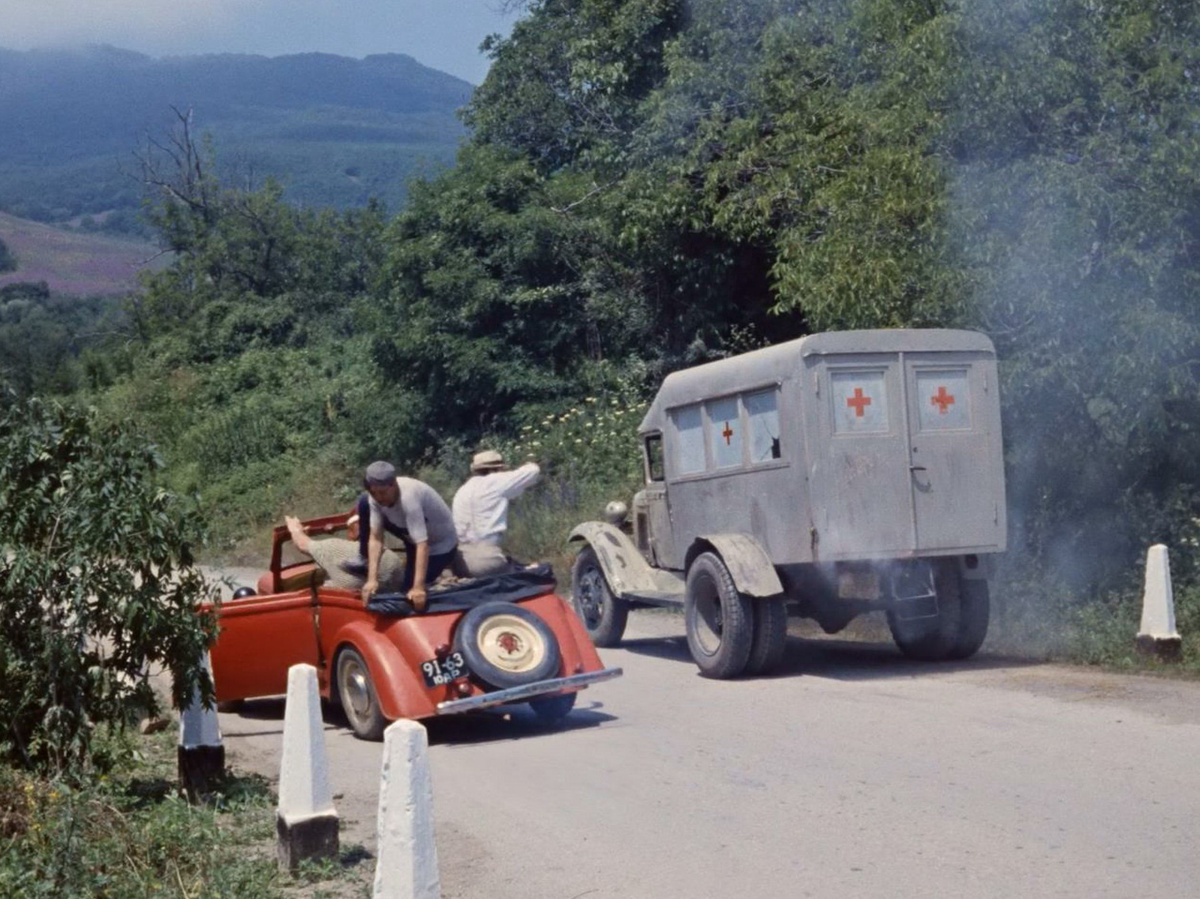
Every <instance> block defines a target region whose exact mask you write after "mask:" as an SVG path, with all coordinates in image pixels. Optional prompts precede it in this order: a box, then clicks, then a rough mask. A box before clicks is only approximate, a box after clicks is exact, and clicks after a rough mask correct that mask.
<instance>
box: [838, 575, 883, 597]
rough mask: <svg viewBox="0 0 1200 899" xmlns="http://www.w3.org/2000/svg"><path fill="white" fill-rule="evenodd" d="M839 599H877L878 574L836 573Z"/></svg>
mask: <svg viewBox="0 0 1200 899" xmlns="http://www.w3.org/2000/svg"><path fill="white" fill-rule="evenodd" d="M838 598H839V599H879V572H877V571H842V572H839V573H838Z"/></svg>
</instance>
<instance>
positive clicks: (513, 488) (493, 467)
mask: <svg viewBox="0 0 1200 899" xmlns="http://www.w3.org/2000/svg"><path fill="white" fill-rule="evenodd" d="M540 473H541V469H539V468H538V466H537V463H535V462H526V463H525V464H524V465H522V466H521V467H520V468H518V469H516V470H512V471H510V470H509V469H508V467H507V466H505V464H504V457H503V456H501V455H500V454H499V453H498V452H496V451H495V450H484V451H483V452H479V453H476V454H475V458H473V459H472V460H471V474H472V475H474V477H472V478H470V479H469V480H468V481H467V482H466V483H465V484H463V485H462V486H461V487H459V488H458V492H457V493H455V494H454V502H453V504H452V505H453V510H454V529H455V531H456V533H457V534H458V565H459V569H460V573H461V574H464V575H466V576H468V577H486V576H487V575H491V574H499V573H500V572H502V571H504V570H505V569H506V568H507V567H508V565H509V561H508V556H506V555H505V554H504V551H503V550H502V549H501V548H500V543H501V541H502V540H503V539H504V532H505V531H506V530H508V501H509V500H510V499H515V498H516V497H518V496H520V495H521V494H522V493H524V492H525V489H526V488H527V487H529V486H530V485H531V484H533V482H534V481H536V480H537V479H538V475H539V474H540Z"/></svg>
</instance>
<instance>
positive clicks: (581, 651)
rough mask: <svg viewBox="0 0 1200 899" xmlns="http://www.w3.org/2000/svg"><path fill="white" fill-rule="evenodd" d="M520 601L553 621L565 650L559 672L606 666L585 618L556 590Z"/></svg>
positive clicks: (564, 675) (569, 672) (559, 640)
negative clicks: (587, 628)
mask: <svg viewBox="0 0 1200 899" xmlns="http://www.w3.org/2000/svg"><path fill="white" fill-rule="evenodd" d="M518 605H521V606H524V607H525V608H527V609H529V611H531V612H535V613H536V614H537V615H538V616H539V617H540V618H541V619H542V620H543V621H545V622H546V623H547V624H548V625H550V629H551V630H552V631H554V635H555V636H556V637H557V638H558V648H559V651H560V652H561V654H562V668H561V670H560V672H559V676H561V677H566V676H568V675H571V674H581V673H583V672H584V671H599V670H600V669H601V668H603V667H604V663H603V662H601V661H600V656H599V654H598V653H597V652H596V647H595V646H594V645H592V641H591V640H590V639H589V638H588V635H587V631H586V630H585V629H584V627H583V622H581V621H580V620H579V616H578V615H576V614H575V610H574V609H572V608H571V607H570V606H569V605H567V602H566V600H564V599H563V598H562V597H561V596H559V595H557V594H555V593H548V594H546V595H544V596H538V597H536V598H534V599H528V600H522V601H521V602H520V603H518Z"/></svg>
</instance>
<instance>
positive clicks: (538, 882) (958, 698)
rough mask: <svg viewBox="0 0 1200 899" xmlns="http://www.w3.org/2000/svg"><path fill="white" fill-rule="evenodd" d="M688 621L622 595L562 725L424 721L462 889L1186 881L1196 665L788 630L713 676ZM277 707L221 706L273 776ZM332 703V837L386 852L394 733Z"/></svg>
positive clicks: (1008, 889)
mask: <svg viewBox="0 0 1200 899" xmlns="http://www.w3.org/2000/svg"><path fill="white" fill-rule="evenodd" d="M681 634H682V620H681V619H680V618H678V617H677V616H674V615H670V614H663V613H635V614H634V615H633V616H631V619H630V630H629V636H630V637H631V639H629V640H627V642H626V644H625V646H624V647H623V648H621V649H617V650H607V651H605V652H603V657H604V660H605V662H606V663H607V664H610V665H620V666H622V667H624V669H625V677H624V678H621V679H619V680H617V681H613V682H610V683H607V684H602V685H599V686H597V687H595V688H593V689H591V690H588V691H585V692H584V693H583V694H582V696H581V697H580V702H579V704H578V705H577V707H576V710H575V711H574V712H573V713H572V714H571V716H570V718H569V719H568V724H567V726H566V727H565V728H564V729H562V730H553V729H547V728H545V727H543V726H542V725H540V724H538V723H537V722H536V721H535V720H534V719H533V717H532V715H531V714H529V713H528V712H527V711H526V710H525V709H524V708H519V709H516V710H514V711H513V712H512V713H511V714H509V715H507V716H506V715H502V714H481V715H477V716H474V717H470V718H460V719H452V720H443V721H435V722H431V723H430V726H429V732H430V740H431V744H432V749H431V759H432V766H433V777H434V794H435V800H434V802H435V813H436V820H437V838H438V853H439V858H440V863H441V871H442V884H443V894H444V895H445V896H446V897H447V899H452V897H461V899H477V897H478V899H484V897H487V899H505V897H512V899H518V897H519V899H538V897H547V899H550V897H553V899H568V897H583V896H588V897H597V899H599V897H618V896H621V897H630V899H645V897H655V899H673V897H679V899H719V897H729V896H739V895H746V894H749V895H764V896H831V895H850V896H888V897H896V896H913V897H927V896H937V895H968V896H972V897H986V896H996V897H1009V896H1012V895H1014V894H1022V895H1028V896H1078V897H1097V896H1129V895H1135V894H1137V895H1163V896H1183V895H1191V894H1192V893H1193V892H1194V889H1195V883H1196V881H1197V878H1200V857H1197V855H1196V853H1195V851H1194V849H1195V839H1194V825H1195V822H1196V821H1197V820H1200V769H1197V767H1196V766H1195V764H1194V760H1195V759H1196V757H1197V756H1198V755H1200V684H1195V683H1190V682H1178V681H1167V680H1159V679H1153V678H1146V677H1128V676H1121V675H1112V674H1106V673H1102V672H1096V671H1091V670H1084V669H1072V668H1065V667H1059V666H1049V665H1031V664H1028V663H1023V662H1020V661H1012V660H1005V659H997V658H989V657H988V656H987V655H986V654H984V655H981V656H979V657H977V658H976V659H974V660H972V661H970V662H967V663H961V664H955V665H941V666H938V665H922V664H915V663H912V662H908V661H905V660H903V659H902V658H901V657H900V656H899V654H898V653H897V652H896V651H895V650H894V649H893V648H892V647H891V646H889V645H883V644H862V643H849V642H844V641H836V640H814V639H801V638H799V637H795V636H793V637H792V639H791V641H790V644H789V654H788V663H787V668H786V670H785V671H784V672H783V673H781V674H779V675H777V676H774V677H769V678H762V679H757V680H747V681H735V682H716V681H709V680H704V679H702V678H700V677H699V676H698V675H697V674H696V668H695V666H694V665H693V664H692V663H691V661H690V659H689V658H688V657H687V648H686V645H685V643H684V641H683V639H682V637H681V636H680V635H681ZM282 720H283V705H282V700H262V701H256V702H252V703H248V704H247V706H246V708H245V710H244V712H243V713H242V714H241V715H223V716H222V729H223V732H224V734H225V738H226V741H227V748H228V751H229V753H230V757H231V759H232V764H233V765H234V766H236V767H238V768H240V769H242V770H251V771H256V772H259V773H262V774H264V775H267V776H268V777H272V778H275V777H277V776H278V764H279V761H278V753H279V747H280V733H281V731H282ZM327 721H328V727H327V731H326V734H327V745H328V748H329V752H330V755H331V772H332V774H331V776H332V780H333V788H334V791H335V793H336V794H340V796H339V798H337V799H336V803H337V806H338V810H339V813H340V814H341V816H342V822H343V829H342V846H343V848H347V847H352V846H354V845H355V844H362V845H363V846H365V847H366V849H367V851H368V852H373V851H374V828H375V803H376V796H377V793H376V789H377V787H376V778H377V777H378V771H379V762H380V753H381V746H380V745H379V744H371V743H364V742H361V741H359V740H356V739H354V738H353V737H352V736H351V735H350V733H349V731H348V730H347V729H346V728H345V727H343V726H340V724H339V722H338V721H337V720H336V719H335V718H334V717H333V716H327ZM362 864H363V865H364V866H365V867H370V866H371V865H372V863H371V861H370V860H367V861H365V862H362ZM362 874H363V875H364V876H368V875H369V872H368V871H366V870H363V871H362Z"/></svg>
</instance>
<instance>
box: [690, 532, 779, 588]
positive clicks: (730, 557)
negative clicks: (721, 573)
mask: <svg viewBox="0 0 1200 899" xmlns="http://www.w3.org/2000/svg"><path fill="white" fill-rule="evenodd" d="M709 549H711V550H712V551H713V552H715V553H716V554H717V555H719V556H720V557H721V561H723V562H724V563H725V567H726V568H728V569H729V574H730V575H731V576H732V577H733V583H734V585H735V586H736V587H737V588H738V592H739V593H744V594H746V595H747V596H758V597H768V596H778V595H779V594H781V593H782V592H783V584H782V583H781V582H780V580H779V575H778V574H777V573H776V572H775V565H774V564H773V563H772V562H771V557H770V556H768V555H767V551H766V550H765V549H763V547H762V544H761V543H759V542H758V541H757V540H755V539H754V538H753V537H751V536H750V535H749V534H701V535H700V536H699V537H697V538H696V540H695V542H693V543H692V545H691V547H690V548H689V549H688V554H687V564H688V566H689V567H691V564H692V560H693V559H694V558H696V556H698V555H699V554H700V553H702V552H705V551H707V550H709Z"/></svg>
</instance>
